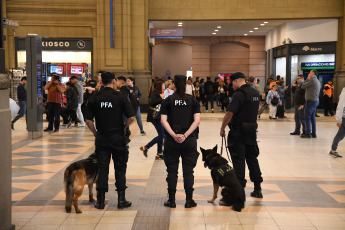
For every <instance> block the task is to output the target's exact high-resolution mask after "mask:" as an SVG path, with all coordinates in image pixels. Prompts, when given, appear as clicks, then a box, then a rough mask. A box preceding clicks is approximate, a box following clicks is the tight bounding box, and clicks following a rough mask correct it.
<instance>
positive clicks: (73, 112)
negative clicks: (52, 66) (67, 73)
mask: <svg viewBox="0 0 345 230" xmlns="http://www.w3.org/2000/svg"><path fill="white" fill-rule="evenodd" d="M78 93H79V92H78V89H77V88H76V86H75V85H74V84H73V83H72V82H67V83H66V92H65V95H66V112H67V114H68V115H69V116H70V118H71V120H72V121H73V122H74V127H77V128H79V126H78V118H77V109H78V100H79V99H78ZM64 123H65V122H64ZM70 126H71V122H68V124H67V128H69V127H70Z"/></svg>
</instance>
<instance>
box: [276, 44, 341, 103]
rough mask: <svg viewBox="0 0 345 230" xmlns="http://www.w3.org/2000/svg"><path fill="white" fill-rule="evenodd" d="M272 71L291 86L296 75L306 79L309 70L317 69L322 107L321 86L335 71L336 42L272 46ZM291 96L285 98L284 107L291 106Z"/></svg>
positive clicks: (331, 77)
mask: <svg viewBox="0 0 345 230" xmlns="http://www.w3.org/2000/svg"><path fill="white" fill-rule="evenodd" d="M272 52H273V55H272V56H273V60H272V73H273V74H274V75H275V76H276V75H280V76H281V77H282V78H284V80H285V85H286V86H289V95H291V87H292V84H293V82H295V81H296V78H297V75H303V76H304V78H305V79H306V78H307V77H308V74H309V72H310V70H312V69H316V70H317V71H318V73H319V74H318V79H319V81H320V83H321V86H322V87H321V90H320V104H319V107H318V108H323V93H322V89H323V86H324V85H325V84H326V83H327V81H328V79H333V76H334V71H335V62H336V60H335V54H336V42H318V43H299V44H289V45H284V46H280V47H276V48H273V50H272ZM291 98H292V97H289V98H287V100H286V108H291V106H292V100H291Z"/></svg>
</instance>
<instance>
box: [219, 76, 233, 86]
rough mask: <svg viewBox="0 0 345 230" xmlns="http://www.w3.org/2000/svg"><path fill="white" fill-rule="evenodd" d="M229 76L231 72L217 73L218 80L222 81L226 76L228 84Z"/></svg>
mask: <svg viewBox="0 0 345 230" xmlns="http://www.w3.org/2000/svg"><path fill="white" fill-rule="evenodd" d="M230 76H231V73H219V74H218V78H219V80H221V81H224V79H225V78H226V79H227V83H228V84H229V83H230Z"/></svg>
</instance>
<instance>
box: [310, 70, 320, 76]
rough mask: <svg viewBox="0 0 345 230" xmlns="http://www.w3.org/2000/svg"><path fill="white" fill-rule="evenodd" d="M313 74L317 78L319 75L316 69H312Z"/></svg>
mask: <svg viewBox="0 0 345 230" xmlns="http://www.w3.org/2000/svg"><path fill="white" fill-rule="evenodd" d="M311 72H313V73H314V74H315V76H317V75H318V74H319V73H318V72H317V70H316V69H312V70H311Z"/></svg>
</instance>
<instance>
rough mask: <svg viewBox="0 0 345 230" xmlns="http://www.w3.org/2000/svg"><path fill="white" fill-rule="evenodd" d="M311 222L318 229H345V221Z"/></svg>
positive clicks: (313, 220)
mask: <svg viewBox="0 0 345 230" xmlns="http://www.w3.org/2000/svg"><path fill="white" fill-rule="evenodd" d="M310 222H311V223H312V224H313V225H314V226H316V227H339V228H343V229H345V221H343V220H322V219H321V220H316V219H312V220H310Z"/></svg>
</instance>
